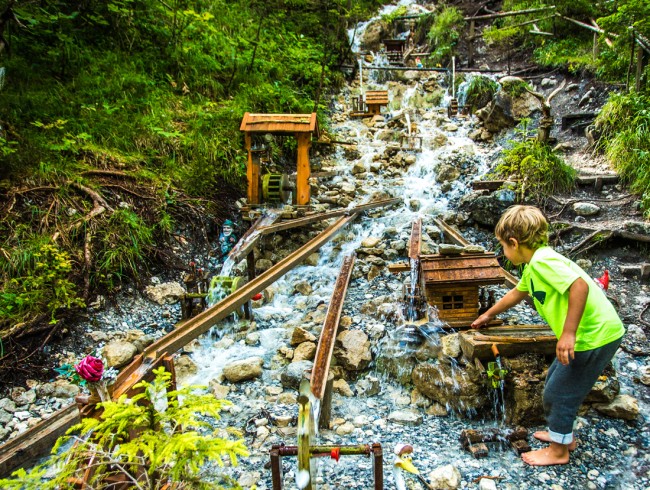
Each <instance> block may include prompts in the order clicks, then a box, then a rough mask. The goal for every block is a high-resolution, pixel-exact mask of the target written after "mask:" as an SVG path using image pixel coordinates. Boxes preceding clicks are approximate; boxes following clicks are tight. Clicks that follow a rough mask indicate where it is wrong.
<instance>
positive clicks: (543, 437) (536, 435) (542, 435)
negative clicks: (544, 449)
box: [533, 430, 576, 451]
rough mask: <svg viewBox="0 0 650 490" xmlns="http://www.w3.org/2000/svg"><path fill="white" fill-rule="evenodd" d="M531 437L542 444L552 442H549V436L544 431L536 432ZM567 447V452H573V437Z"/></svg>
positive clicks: (574, 443) (574, 446)
mask: <svg viewBox="0 0 650 490" xmlns="http://www.w3.org/2000/svg"><path fill="white" fill-rule="evenodd" d="M533 437H534V438H535V439H537V440H539V441H542V442H553V441H551V436H550V435H549V433H548V431H545V430H538V431H537V432H535V433H534V434H533ZM567 447H568V448H569V451H575V448H576V438H575V436H573V440H572V441H571V442H570V443H569V444H568V446H567Z"/></svg>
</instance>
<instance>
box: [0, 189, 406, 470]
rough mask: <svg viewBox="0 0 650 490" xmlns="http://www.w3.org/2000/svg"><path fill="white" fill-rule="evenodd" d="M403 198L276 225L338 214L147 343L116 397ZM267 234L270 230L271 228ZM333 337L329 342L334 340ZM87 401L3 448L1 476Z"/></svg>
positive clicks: (43, 446)
mask: <svg viewBox="0 0 650 490" xmlns="http://www.w3.org/2000/svg"><path fill="white" fill-rule="evenodd" d="M399 202H401V199H399V198H394V199H384V200H377V201H373V202H369V203H366V204H363V205H360V206H357V207H356V208H350V209H345V210H337V211H333V212H330V213H321V214H320V215H319V216H310V217H308V218H305V220H302V221H301V223H300V224H293V225H289V226H287V228H282V225H279V226H278V227H277V228H274V229H273V230H274V231H279V230H280V229H288V228H291V227H293V226H303V225H305V224H308V223H312V222H316V221H319V220H323V219H328V218H332V217H338V219H337V220H336V221H334V222H333V223H332V224H330V225H329V226H328V227H327V228H326V229H325V230H323V231H322V232H321V233H320V234H319V235H317V236H316V237H314V238H313V239H312V240H310V241H309V242H307V243H306V244H305V245H303V246H302V247H300V248H299V249H298V250H296V251H294V252H293V253H291V254H290V255H289V256H287V257H286V258H284V259H283V260H281V261H279V262H278V263H277V264H275V265H274V266H273V267H271V268H270V269H268V270H267V271H265V272H264V273H263V274H261V275H259V276H258V277H256V278H254V279H253V280H251V281H249V282H248V283H247V284H245V285H244V286H242V287H241V288H240V289H238V290H236V291H234V292H233V293H231V294H230V295H229V296H227V297H226V298H224V299H223V300H222V301H220V302H219V303H217V304H215V305H214V306H212V307H210V308H208V309H207V310H205V311H203V312H202V313H200V314H198V315H197V316H195V317H194V318H191V319H188V320H186V321H184V322H180V323H179V324H177V326H176V328H175V329H174V330H173V331H172V332H170V333H168V334H166V335H164V336H163V337H161V338H160V339H158V340H157V341H156V342H154V343H153V344H151V345H150V346H148V347H147V348H146V349H145V350H144V351H143V353H142V354H140V355H139V356H137V357H136V358H135V359H134V361H133V362H132V363H131V364H130V365H128V366H127V367H126V368H124V369H123V370H122V371H121V372H120V373H119V375H118V377H117V379H116V381H115V383H114V384H113V385H112V386H111V387H109V392H110V394H111V398H112V399H117V398H119V397H120V396H121V395H123V394H126V395H129V396H130V395H132V394H134V390H133V386H134V385H135V384H137V383H138V382H140V381H142V380H151V379H153V374H152V370H153V369H155V368H156V367H158V366H161V365H163V366H165V367H166V369H167V370H168V371H171V372H172V373H173V362H172V358H171V356H172V354H174V353H175V352H177V351H178V350H180V349H181V348H183V347H184V346H185V345H187V344H188V343H190V342H191V341H192V340H194V339H195V338H197V337H198V336H200V335H202V334H203V333H205V332H207V331H208V330H209V329H210V328H211V327H212V326H214V325H215V324H216V323H218V322H219V321H221V320H223V319H225V318H226V317H227V316H228V315H230V314H232V313H233V312H234V311H235V310H237V309H238V308H239V307H241V306H242V305H243V304H244V303H246V302H248V301H249V300H250V298H251V297H252V296H254V295H255V294H257V293H259V292H261V291H263V290H264V289H265V288H267V287H268V286H270V285H271V284H273V283H274V282H275V281H277V280H278V279H279V278H280V277H282V276H283V275H284V274H286V273H287V272H288V271H290V270H291V269H293V268H294V267H296V266H297V265H300V264H301V263H302V262H303V261H304V260H305V259H306V258H307V257H308V256H309V255H310V254H311V253H313V252H315V251H316V250H318V249H319V248H320V247H322V246H323V245H324V244H325V243H327V242H328V241H329V240H331V239H332V238H333V237H334V236H335V235H336V233H338V232H339V231H340V230H341V229H342V228H343V227H345V226H346V225H347V224H349V223H350V222H352V221H354V220H355V219H356V218H357V216H358V215H359V214H360V213H361V212H363V211H365V210H368V209H373V208H379V207H385V206H391V205H394V204H397V203H399ZM272 228H273V227H269V228H267V231H268V230H269V229H272ZM268 232H269V233H270V232H271V231H268ZM251 235H252V234H251ZM249 237H250V235H249ZM258 238H259V237H258ZM251 249H252V248H251ZM349 269H350V270H349V271H348V276H347V277H348V279H349V274H350V273H351V269H352V265H351V264H350V266H349ZM345 284H346V287H347V279H346V280H345ZM335 293H336V291H335ZM340 296H341V298H340V299H341V304H340V305H338V306H337V307H336V308H333V309H332V314H331V315H330V314H329V312H328V318H329V319H330V320H329V321H330V323H331V324H336V326H338V316H339V315H340V309H341V307H342V300H343V297H344V293H343V294H341V295H340ZM333 318H336V321H334V320H333ZM330 336H331V337H332V339H333V338H334V336H335V334H331V333H330ZM332 339H330V340H329V341H328V342H333V340H332ZM319 349H320V343H319ZM322 349H324V350H323V351H322V352H323V353H322V354H320V358H321V359H323V360H322V361H321V365H323V366H324V365H325V362H326V363H327V369H328V368H329V359H330V358H331V347H330V346H329V344H328V345H327V346H326V345H325V344H323V347H322ZM322 349H321V350H322ZM324 371H325V368H321V369H320V370H317V371H316V378H315V379H319V376H321V375H320V374H319V372H320V373H322V372H324ZM325 376H326V374H325ZM318 382H319V386H322V383H323V380H322V379H320V380H319V381H318ZM318 390H319V392H321V391H322V387H319V388H318ZM83 402H85V403H83V404H82V405H77V404H74V403H73V404H70V405H68V406H66V407H64V408H63V409H61V410H59V411H58V412H56V413H54V414H53V415H52V416H51V417H49V418H48V419H45V420H43V421H42V422H40V423H39V424H37V425H36V426H34V427H32V428H30V429H29V430H27V431H25V432H24V433H22V434H20V435H19V436H17V437H16V438H14V439H12V440H11V441H9V442H7V443H5V444H4V445H2V446H0V475H7V474H9V473H10V472H11V471H12V470H13V469H15V468H17V467H19V466H22V465H26V464H29V463H30V462H31V461H33V460H34V458H36V457H39V456H42V455H43V454H45V453H47V452H48V451H49V450H50V449H51V448H52V446H53V445H54V442H55V441H56V439H57V438H58V437H59V436H60V435H62V434H64V433H65V432H66V431H67V430H68V429H69V428H70V427H72V426H73V425H75V424H76V423H78V422H79V418H80V414H81V416H92V415H93V412H94V405H95V404H96V403H98V402H99V398H95V397H85V399H84V400H83Z"/></svg>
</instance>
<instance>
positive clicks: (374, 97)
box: [366, 90, 388, 105]
mask: <svg viewBox="0 0 650 490" xmlns="http://www.w3.org/2000/svg"><path fill="white" fill-rule="evenodd" d="M372 104H379V105H388V90H369V91H368V92H366V105H372Z"/></svg>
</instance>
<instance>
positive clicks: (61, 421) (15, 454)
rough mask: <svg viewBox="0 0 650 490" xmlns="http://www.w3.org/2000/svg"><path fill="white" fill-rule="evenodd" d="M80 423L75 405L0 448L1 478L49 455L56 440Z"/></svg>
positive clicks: (41, 422)
mask: <svg viewBox="0 0 650 490" xmlns="http://www.w3.org/2000/svg"><path fill="white" fill-rule="evenodd" d="M79 421H80V418H79V409H78V407H77V404H76V403H73V404H71V405H67V406H65V407H63V408H62V409H61V410H59V411H57V412H54V413H53V414H52V415H51V416H50V417H48V418H46V419H43V420H41V421H40V422H39V423H38V424H36V425H34V426H33V427H31V428H30V429H29V430H27V431H25V432H23V433H22V434H20V435H18V436H17V437H15V438H13V439H11V440H9V441H8V442H6V443H5V444H3V445H2V446H0V477H4V476H8V475H9V474H10V472H11V471H12V470H14V469H16V468H18V467H19V466H22V467H25V466H28V465H29V463H30V462H31V461H32V460H34V459H36V458H38V457H39V456H42V455H44V454H46V453H48V452H49V451H50V450H51V449H52V446H54V443H55V442H56V440H57V439H58V438H59V437H60V436H62V435H63V434H65V433H66V431H67V430H68V429H69V428H70V427H72V426H73V425H75V424H78V423H79Z"/></svg>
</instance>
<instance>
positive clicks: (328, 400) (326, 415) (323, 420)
mask: <svg viewBox="0 0 650 490" xmlns="http://www.w3.org/2000/svg"><path fill="white" fill-rule="evenodd" d="M333 386H334V375H333V374H332V373H329V374H328V376H327V383H325V396H323V400H322V401H321V405H320V419H318V428H319V429H325V430H328V429H329V428H330V420H332V388H333Z"/></svg>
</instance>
